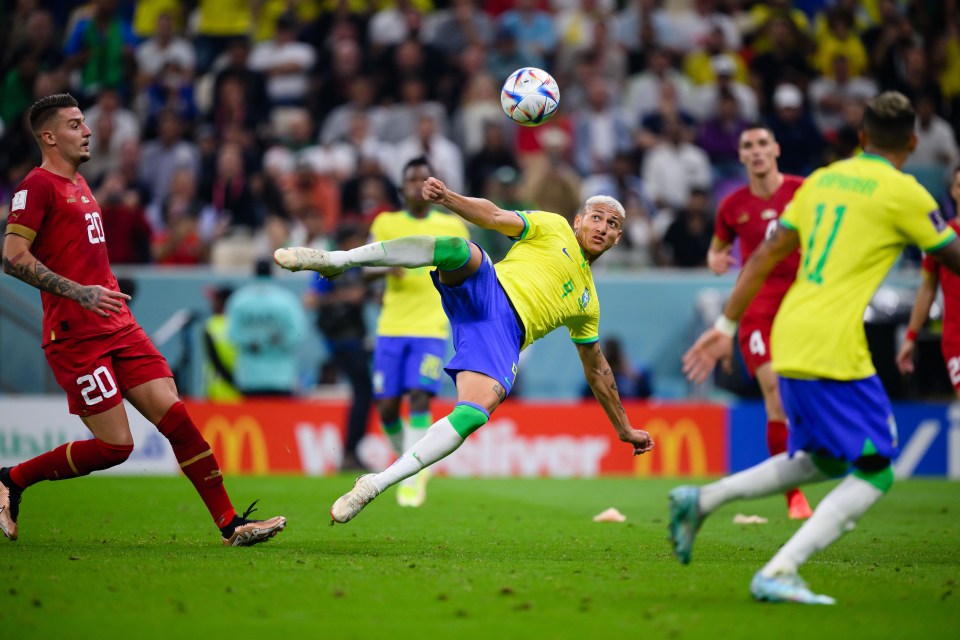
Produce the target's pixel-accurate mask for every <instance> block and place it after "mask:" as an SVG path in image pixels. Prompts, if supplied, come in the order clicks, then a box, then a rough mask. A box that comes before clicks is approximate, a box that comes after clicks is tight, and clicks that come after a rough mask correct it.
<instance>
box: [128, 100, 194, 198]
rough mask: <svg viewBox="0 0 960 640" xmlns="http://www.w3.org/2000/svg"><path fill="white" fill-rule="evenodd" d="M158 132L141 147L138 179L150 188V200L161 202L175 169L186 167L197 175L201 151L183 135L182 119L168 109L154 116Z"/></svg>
mask: <svg viewBox="0 0 960 640" xmlns="http://www.w3.org/2000/svg"><path fill="white" fill-rule="evenodd" d="M157 134H158V135H157V139H156V140H151V141H149V142H147V143H145V144H144V145H143V146H142V147H141V149H140V179H141V180H142V181H143V182H144V183H146V184H147V185H148V187H149V188H150V192H151V194H152V195H153V202H154V203H162V202H164V201H165V200H166V198H167V194H168V193H169V192H170V181H171V179H172V178H173V174H174V173H175V172H177V171H179V170H180V169H186V170H188V171H190V172H191V173H192V174H193V175H199V173H198V172H199V170H200V154H199V152H198V150H197V146H196V145H195V144H194V143H193V142H189V141H187V140H184V139H183V123H182V122H181V119H180V116H179V115H178V114H177V113H176V112H175V111H173V110H171V109H167V110H165V111H162V112H160V114H159V115H158V116H157Z"/></svg>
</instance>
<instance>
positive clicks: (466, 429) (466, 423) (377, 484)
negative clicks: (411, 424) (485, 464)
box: [330, 402, 490, 523]
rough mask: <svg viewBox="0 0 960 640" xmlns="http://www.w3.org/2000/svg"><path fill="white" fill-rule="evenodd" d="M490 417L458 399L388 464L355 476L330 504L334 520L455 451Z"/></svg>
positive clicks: (347, 516)
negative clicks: (388, 465)
mask: <svg viewBox="0 0 960 640" xmlns="http://www.w3.org/2000/svg"><path fill="white" fill-rule="evenodd" d="M489 419H490V415H489V414H488V413H487V412H486V411H485V410H484V409H483V408H482V407H480V406H478V405H476V404H473V403H471V402H458V403H457V405H456V407H454V409H453V411H452V412H451V413H450V415H448V416H446V417H444V418H441V419H440V420H438V421H436V422H435V423H434V424H433V426H432V427H430V428H429V429H427V433H426V435H424V436H423V438H421V439H420V440H419V441H418V442H417V443H416V444H415V445H414V446H413V448H411V449H410V450H408V451H407V452H405V453H404V454H403V455H402V456H400V457H399V458H397V460H396V461H395V462H394V463H393V464H392V465H390V467H388V468H387V469H385V470H383V471H381V472H380V473H369V474H367V475H365V476H360V477H359V478H357V482H356V484H355V485H354V486H353V489H351V490H350V491H348V492H347V493H345V494H344V495H343V496H341V497H340V498H339V499H338V500H337V501H336V502H334V503H333V507H331V509H330V516H331V517H332V518H333V521H334V522H340V523H344V522H349V521H350V520H352V519H353V518H355V517H356V516H357V514H358V513H360V511H361V510H362V509H363V508H364V507H365V506H367V505H368V504H370V502H371V501H372V500H373V499H374V498H376V497H377V496H378V495H380V494H381V493H383V492H384V491H385V490H386V489H387V488H388V487H392V486H393V485H395V484H397V483H398V482H400V481H401V480H403V479H404V478H409V477H410V476H412V475H414V474H415V473H417V472H419V471H421V470H422V469H424V468H425V467H428V466H430V465H431V464H433V463H434V462H436V461H438V460H442V459H443V458H445V457H447V456H448V455H450V454H451V453H453V452H454V451H456V450H457V448H458V447H459V446H460V445H461V444H463V441H464V440H465V439H466V438H467V436H469V435H470V434H471V433H473V432H474V431H476V430H477V429H479V428H480V427H482V426H483V425H484V424H486V423H487V421H488V420H489Z"/></svg>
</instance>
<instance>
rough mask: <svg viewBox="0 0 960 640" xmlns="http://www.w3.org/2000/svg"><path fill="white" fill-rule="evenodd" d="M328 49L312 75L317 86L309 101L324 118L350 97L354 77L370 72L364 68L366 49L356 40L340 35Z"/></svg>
mask: <svg viewBox="0 0 960 640" xmlns="http://www.w3.org/2000/svg"><path fill="white" fill-rule="evenodd" d="M328 50H329V53H328V55H327V56H322V57H321V61H320V65H319V68H318V69H317V74H316V75H314V76H313V79H312V84H314V85H315V86H316V88H315V89H314V90H313V92H312V96H311V101H310V102H311V105H312V111H313V112H314V114H315V115H316V116H317V118H318V119H320V120H321V121H322V120H323V119H325V118H326V117H327V115H328V114H330V113H331V112H332V111H333V110H334V109H335V108H336V107H339V106H340V105H342V104H346V103H347V102H349V101H350V100H351V97H352V87H353V82H354V80H356V79H357V78H358V77H362V76H370V73H369V72H367V71H366V70H365V68H364V59H363V50H362V49H361V47H360V43H359V42H358V41H357V40H355V39H351V38H340V39H338V40H336V41H334V42H332V43H330V45H329V47H328ZM375 93H376V92H375Z"/></svg>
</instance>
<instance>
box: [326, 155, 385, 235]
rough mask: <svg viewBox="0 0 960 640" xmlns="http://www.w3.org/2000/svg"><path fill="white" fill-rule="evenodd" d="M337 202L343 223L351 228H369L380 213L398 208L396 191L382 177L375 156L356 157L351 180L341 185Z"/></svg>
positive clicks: (381, 166)
mask: <svg viewBox="0 0 960 640" xmlns="http://www.w3.org/2000/svg"><path fill="white" fill-rule="evenodd" d="M340 199H341V206H342V208H343V217H344V220H345V222H350V223H351V224H363V225H367V226H369V224H370V222H371V221H372V220H373V218H374V216H376V215H377V214H378V213H380V212H381V211H396V210H397V209H399V208H400V198H399V195H398V193H397V187H396V186H395V185H394V183H393V182H391V181H390V178H389V177H387V175H386V174H385V173H384V171H383V164H382V163H381V161H380V158H379V156H376V155H374V156H369V155H365V154H363V153H361V154H360V156H359V157H358V160H357V170H356V172H355V173H354V175H353V177H351V178H350V179H348V180H345V181H344V182H343V184H342V185H341V189H340ZM356 219H359V222H358V221H357V220H356Z"/></svg>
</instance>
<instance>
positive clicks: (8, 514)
mask: <svg viewBox="0 0 960 640" xmlns="http://www.w3.org/2000/svg"><path fill="white" fill-rule="evenodd" d="M22 496H23V489H21V488H20V487H19V486H17V484H16V483H15V482H14V481H13V480H11V479H10V469H9V467H4V468H3V469H0V531H2V532H3V535H5V536H6V537H7V538H9V539H10V540H16V539H17V538H18V537H19V532H18V530H17V518H18V517H19V515H20V500H21V498H22Z"/></svg>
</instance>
